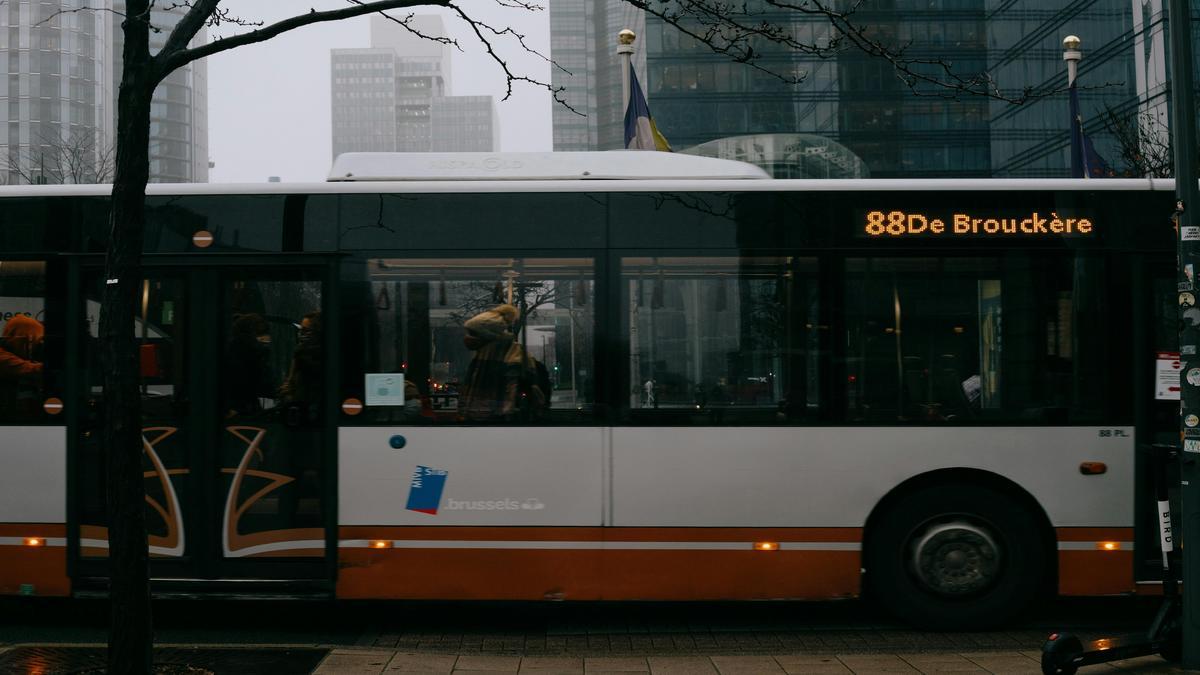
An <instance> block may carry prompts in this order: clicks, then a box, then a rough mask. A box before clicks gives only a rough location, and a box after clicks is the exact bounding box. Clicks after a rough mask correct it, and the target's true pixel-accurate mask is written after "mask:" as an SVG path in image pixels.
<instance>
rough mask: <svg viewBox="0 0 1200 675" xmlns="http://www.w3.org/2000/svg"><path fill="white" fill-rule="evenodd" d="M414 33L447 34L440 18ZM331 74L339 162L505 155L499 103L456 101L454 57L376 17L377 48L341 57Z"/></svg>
mask: <svg viewBox="0 0 1200 675" xmlns="http://www.w3.org/2000/svg"><path fill="white" fill-rule="evenodd" d="M412 25H413V26H414V28H416V30H418V31H420V32H421V33H422V34H424V35H434V36H436V35H445V34H446V30H445V26H444V24H443V22H442V19H441V17H438V16H416V17H413V19H412ZM331 69H332V77H331V104H332V124H333V156H334V157H337V156H338V155H340V154H342V153H344V152H430V151H455V150H466V149H472V150H476V151H480V152H490V151H492V150H495V149H496V148H497V143H496V139H497V121H496V114H495V106H494V104H493V102H492V97H490V96H468V97H458V96H450V95H449V91H450V55H449V49H448V47H447V46H446V45H444V44H441V43H439V42H436V41H432V40H426V39H422V38H419V37H417V36H415V35H413V34H412V33H411V32H409V31H408V30H405V29H404V28H403V27H401V26H400V25H398V24H397V23H396V22H394V21H392V20H390V19H387V18H385V17H382V16H373V17H372V18H371V46H370V47H369V48H357V49H335V50H333V52H332V55H331ZM460 98H462V99H466V100H462V101H460V100H458V99H460ZM437 115H443V116H445V119H441V120H439V119H437Z"/></svg>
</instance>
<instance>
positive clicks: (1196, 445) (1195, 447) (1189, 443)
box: [1183, 438, 1200, 452]
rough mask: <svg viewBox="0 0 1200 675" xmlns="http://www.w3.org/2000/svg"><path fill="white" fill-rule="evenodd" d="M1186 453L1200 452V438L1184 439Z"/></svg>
mask: <svg viewBox="0 0 1200 675" xmlns="http://www.w3.org/2000/svg"><path fill="white" fill-rule="evenodd" d="M1183 451H1184V452H1200V438H1185V439H1183Z"/></svg>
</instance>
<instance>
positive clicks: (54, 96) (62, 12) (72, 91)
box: [0, 0, 208, 183]
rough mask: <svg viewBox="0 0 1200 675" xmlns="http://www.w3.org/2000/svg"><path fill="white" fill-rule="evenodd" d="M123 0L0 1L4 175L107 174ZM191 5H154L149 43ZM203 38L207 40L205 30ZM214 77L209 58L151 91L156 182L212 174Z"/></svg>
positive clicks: (159, 40) (35, 178)
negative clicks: (211, 92) (207, 62)
mask: <svg viewBox="0 0 1200 675" xmlns="http://www.w3.org/2000/svg"><path fill="white" fill-rule="evenodd" d="M123 10H124V2H123V0H116V1H115V2H114V1H113V0H101V1H100V2H87V1H85V0H38V1H34V0H10V1H9V2H8V3H6V4H3V5H0V63H3V64H4V65H6V66H7V69H6V70H5V72H6V73H7V76H5V77H4V78H3V80H2V82H0V105H3V106H4V107H5V108H6V109H7V112H8V119H7V123H6V124H5V125H4V127H3V129H0V162H3V163H2V164H0V177H3V178H4V180H5V181H6V182H10V183H24V182H42V181H45V182H49V183H79V182H96V181H97V180H111V179H112V166H111V163H112V161H113V156H114V153H113V150H112V147H113V143H114V142H115V141H116V137H115V128H116V102H117V92H118V85H119V83H120V77H121V67H120V64H121V50H122V45H123V41H122V34H121V26H120V24H121V20H122V17H123V13H122V12H123ZM186 10H187V8H186V7H173V8H156V9H155V10H154V13H153V15H152V21H153V24H154V25H155V27H156V28H158V29H159V30H158V32H151V34H150V40H151V49H152V50H157V49H159V48H161V47H162V44H163V42H164V41H165V40H166V38H167V36H168V35H169V33H170V28H171V27H173V26H174V25H175V23H176V22H177V21H178V20H179V19H180V17H182V16H183V13H184V12H185V11H186ZM199 39H200V40H203V39H204V37H203V34H201V37H200V38H199ZM207 96H208V84H207V76H206V66H205V65H204V62H203V61H198V62H195V63H192V64H189V65H187V66H185V67H183V68H181V69H179V70H177V71H175V72H174V73H172V74H170V75H169V76H168V77H167V78H166V80H164V81H163V82H162V84H160V85H159V87H158V89H156V90H155V92H154V99H153V103H152V106H153V107H152V110H151V128H150V180H151V181H154V182H204V181H207V180H208V119H207V118H208V100H207Z"/></svg>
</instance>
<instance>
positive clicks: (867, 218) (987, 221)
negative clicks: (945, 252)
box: [857, 210, 1096, 239]
mask: <svg viewBox="0 0 1200 675" xmlns="http://www.w3.org/2000/svg"><path fill="white" fill-rule="evenodd" d="M859 228H860V229H859V230H858V232H857V234H858V236H860V237H868V238H872V239H876V238H877V239H900V238H908V239H914V238H920V239H928V238H934V237H936V238H942V239H952V238H955V237H982V238H988V239H1009V238H1018V237H1021V238H1028V237H1088V236H1091V235H1093V234H1095V232H1096V224H1095V222H1093V221H1092V219H1091V218H1080V217H1078V214H1069V215H1066V214H1063V215H1060V214H1059V213H1058V212H1056V211H1051V212H1049V213H1042V212H1039V211H1033V212H1026V213H1016V214H1014V213H995V212H974V211H965V210H964V211H957V212H953V213H947V214H938V215H935V214H931V213H918V212H916V211H867V212H865V214H864V215H863V218H862V221H861V223H860V225H859Z"/></svg>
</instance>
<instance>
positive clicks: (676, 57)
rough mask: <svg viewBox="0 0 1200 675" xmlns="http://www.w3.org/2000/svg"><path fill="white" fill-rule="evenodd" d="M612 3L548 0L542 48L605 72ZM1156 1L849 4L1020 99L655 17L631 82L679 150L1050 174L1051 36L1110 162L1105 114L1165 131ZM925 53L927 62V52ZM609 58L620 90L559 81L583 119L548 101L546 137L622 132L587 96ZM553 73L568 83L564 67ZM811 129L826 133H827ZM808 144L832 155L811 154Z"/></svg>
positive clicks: (1060, 84)
mask: <svg viewBox="0 0 1200 675" xmlns="http://www.w3.org/2000/svg"><path fill="white" fill-rule="evenodd" d="M623 4H624V3H621V2H619V1H618V0H569V1H565V2H563V3H562V9H561V10H560V9H559V4H558V3H556V4H555V7H554V9H552V14H551V30H552V36H551V44H552V48H557V49H558V50H559V51H553V50H552V52H551V55H552V57H554V58H555V59H556V60H558V59H560V57H561V58H562V59H563V60H564V61H566V62H567V63H569V64H570V65H568V66H567V69H568V70H572V72H576V73H578V74H577V75H576V79H580V78H582V79H584V81H586V82H592V81H594V80H598V79H599V78H601V77H602V75H601V73H600V72H599V71H600V65H599V64H600V63H601V61H602V60H603V59H605V58H607V59H610V60H611V59H615V53H616V50H615V32H616V31H615V30H612V29H611V28H610V27H608V26H604V27H603V28H602V30H603V31H604V33H603V34H598V31H599V30H601V28H599V25H600V24H599V19H602V18H605V17H608V16H610V14H608V13H609V12H611V11H612V8H613V6H614V5H618V6H619V5H623ZM1162 10H1163V7H1162V2H1161V0H1141V1H1139V2H1136V3H1132V4H1131V3H1129V2H1119V1H1117V0H1083V2H1077V3H1067V2H1066V1H1065V0H1051V2H1050V3H1049V4H1047V3H1045V2H1034V1H1033V0H1015V1H1012V0H1010V1H1008V2H1002V1H1001V0H888V1H887V2H882V3H870V4H869V5H864V6H861V8H860V9H859V10H858V11H857V12H856V14H855V15H854V20H855V21H857V22H858V23H860V24H864V25H870V26H872V28H873V31H874V33H873V34H874V35H875V36H877V37H879V38H880V39H882V40H884V41H886V42H887V43H889V44H893V45H906V48H905V55H906V56H908V57H911V58H919V59H928V60H930V61H935V62H936V61H941V62H945V63H948V64H952V66H953V70H954V72H955V73H959V74H962V75H964V76H968V77H969V76H973V75H977V74H981V73H986V74H987V75H988V76H990V77H991V78H992V80H993V82H994V83H995V85H996V87H997V88H998V91H999V93H1000V94H1001V95H1002V97H1007V98H1010V99H1016V98H1019V97H1021V96H1022V94H1023V92H1024V91H1025V89H1026V88H1027V87H1028V88H1030V90H1031V92H1032V94H1033V96H1032V97H1031V98H1030V99H1029V100H1027V101H1025V102H1024V103H1022V104H1013V103H1010V102H1007V101H1003V100H997V99H996V98H989V97H985V96H978V95H972V94H968V93H957V92H954V91H952V90H949V89H945V88H938V87H936V86H933V85H928V84H918V85H916V89H917V92H916V93H914V91H913V88H912V87H910V86H909V85H908V84H907V83H905V82H904V81H902V80H901V79H900V78H898V77H897V75H896V73H895V71H894V69H893V68H892V66H891V65H890V64H889V63H888V62H887V61H885V60H884V59H881V58H877V57H872V56H869V55H867V54H865V53H863V52H862V51H860V50H856V49H853V48H846V49H844V50H842V51H840V52H838V53H837V54H836V55H835V56H833V57H831V58H818V57H815V56H806V55H803V54H799V53H797V52H795V51H794V50H790V49H785V48H781V47H772V46H771V45H770V44H769V43H767V44H765V45H763V46H762V50H761V53H762V56H761V57H760V59H759V61H758V64H759V65H761V66H762V67H763V68H764V69H766V70H768V71H771V72H774V73H779V74H783V75H785V76H788V75H797V74H798V75H803V81H802V82H801V83H800V84H798V85H792V84H789V83H787V82H785V81H783V80H781V79H780V78H778V77H773V76H772V74H771V72H763V71H762V70H758V69H755V68H752V67H750V66H747V65H742V64H737V63H733V62H731V61H730V59H729V58H728V57H726V56H720V55H717V54H714V53H712V51H711V50H710V49H708V48H707V47H706V46H705V45H702V44H699V43H698V42H696V41H694V40H692V39H691V38H688V37H686V36H684V35H682V34H681V33H680V32H679V31H678V30H677V29H675V28H673V27H671V26H668V25H665V24H664V23H663V22H661V21H659V20H657V19H655V18H654V17H649V18H648V19H646V22H645V29H644V30H642V31H638V33H639V39H638V41H637V44H636V47H637V50H638V51H637V55H639V56H642V58H644V59H645V62H646V75H645V77H644V78H643V84H644V87H645V89H646V93H647V96H648V98H649V101H650V108H651V110H652V112H653V113H654V117H655V120H656V122H657V124H658V128H659V129H660V130H661V131H662V132H663V134H664V135H665V136H666V137H667V139H668V140H669V141H670V142H671V145H672V146H673V147H674V148H675V149H676V150H678V151H684V152H695V153H697V154H706V155H712V156H724V157H729V158H738V159H747V161H752V162H754V163H757V164H760V165H761V166H763V167H764V168H767V169H768V170H772V171H774V172H776V175H780V176H784V175H786V176H793V177H794V176H798V175H802V176H810V177H826V176H833V175H841V174H844V173H845V171H846V170H847V169H850V170H851V173H852V175H857V176H871V177H876V178H889V177H891V178H920V177H987V176H997V177H1000V176H1006V177H1038V176H1041V177H1056V176H1059V177H1061V176H1067V175H1068V174H1069V171H1070V152H1069V147H1070V137H1069V115H1068V112H1067V96H1066V92H1065V86H1066V67H1065V65H1064V63H1063V60H1062V44H1061V41H1062V38H1063V37H1065V36H1066V35H1068V34H1075V35H1079V36H1081V37H1082V38H1083V41H1084V43H1083V54H1084V56H1083V61H1082V64H1081V67H1080V74H1079V77H1080V86H1081V87H1083V89H1082V90H1081V95H1080V99H1081V112H1082V116H1083V118H1084V126H1085V129H1086V130H1087V132H1088V133H1089V135H1090V136H1092V138H1093V140H1094V141H1095V143H1096V146H1097V148H1098V149H1099V151H1100V153H1101V154H1102V155H1103V156H1104V157H1106V158H1107V159H1108V160H1109V163H1110V164H1112V165H1113V167H1114V168H1115V169H1116V170H1117V171H1118V172H1122V171H1124V170H1125V169H1127V168H1128V167H1123V166H1122V161H1121V156H1120V155H1121V152H1120V150H1121V148H1120V147H1119V144H1118V143H1117V141H1116V139H1115V137H1114V136H1113V135H1112V134H1111V133H1109V132H1108V130H1107V129H1106V124H1105V119H1104V118H1105V116H1106V115H1109V114H1116V115H1118V116H1124V117H1125V118H1126V119H1130V118H1132V117H1140V118H1142V119H1150V120H1156V122H1155V123H1154V124H1151V125H1149V127H1148V128H1147V130H1146V131H1145V132H1144V133H1146V134H1153V135H1154V136H1155V138H1156V139H1158V140H1160V141H1161V140H1164V139H1165V133H1166V123H1165V122H1166V85H1165V80H1166V53H1165V52H1166V50H1165V36H1164V31H1163V26H1164V21H1163V16H1162ZM555 13H557V14H558V16H555ZM760 18H762V19H763V20H766V21H770V22H772V23H775V24H779V25H783V26H786V27H788V28H789V30H791V31H792V32H793V33H794V34H796V35H798V36H799V37H800V39H802V40H803V41H805V42H806V43H809V44H822V43H825V42H827V41H828V40H830V39H831V38H832V37H834V36H833V35H832V33H831V32H830V28H829V24H828V23H827V22H826V21H825V20H824V19H821V18H812V17H809V16H803V15H796V14H792V13H788V12H785V11H775V12H774V13H768V14H764V15H763V16H761V17H760ZM629 23H630V24H634V23H636V21H633V20H631V21H630V22H629ZM580 26H582V27H583V29H584V30H590V31H591V32H589V33H586V37H583V38H580V37H577V36H572V35H570V34H569V32H570V31H572V30H574V31H578V30H579V27H580ZM1198 39H1200V38H1198ZM593 66H594V67H593ZM927 68H928V69H929V70H928V71H927V72H930V73H935V72H936V71H937V70H938V69H939V66H937V65H929V66H927ZM605 69H606V70H607V72H608V73H609V75H610V79H612V80H613V81H615V83H616V87H617V88H616V90H615V91H616V92H617V93H613V92H611V91H610V92H608V93H605V89H604V88H603V87H600V86H599V85H596V86H594V87H593V88H594V89H595V91H596V92H597V96H596V99H597V100H596V101H591V100H590V99H588V98H586V97H585V96H584V95H583V94H582V93H572V92H570V91H569V92H568V100H572V101H574V100H578V101H580V102H582V103H585V104H586V105H587V106H588V112H589V118H588V119H589V120H590V121H588V122H586V123H585V122H581V121H580V120H579V119H577V118H575V117H574V116H572V115H571V114H570V112H569V111H563V110H559V109H557V108H556V109H555V112H554V116H555V117H554V119H555V132H554V133H555V149H563V150H565V149H576V150H583V149H605V148H611V147H619V144H613V143H612V142H611V139H613V138H616V137H617V134H619V133H620V132H621V129H622V124H621V122H622V120H621V118H620V116H618V115H605V114H603V113H598V112H596V111H602V110H603V109H604V107H605V105H606V104H605V103H604V102H602V99H603V100H606V101H609V103H608V104H607V105H608V106H609V107H610V108H612V109H614V110H615V109H619V107H620V100H619V99H620V94H619V91H620V90H619V87H620V80H619V75H620V69H619V68H618V67H616V66H615V65H610V66H607V67H606V68H605ZM559 81H561V83H563V84H565V85H567V86H568V87H573V86H575V85H574V84H573V82H572V81H571V79H570V78H567V77H566V76H562V77H558V78H557V80H556V83H558V82H559ZM917 94H921V95H917ZM572 96H575V97H576V98H574V99H573V98H571V97H572ZM614 101H615V102H616V103H612V102H614ZM593 127H594V128H593ZM818 138H821V139H825V141H826V144H825V146H824V149H822V143H820V142H819V141H818V140H817V139H818ZM604 139H610V141H609V142H608V143H607V144H606V143H605V141H604ZM814 153H815V154H816V155H818V157H817V159H818V160H823V159H829V160H831V161H833V162H834V163H833V164H832V165H826V164H822V161H816V162H814V161H813V159H814V157H813V155H814Z"/></svg>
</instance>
